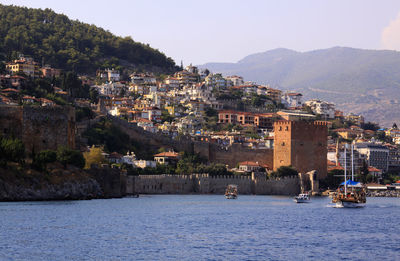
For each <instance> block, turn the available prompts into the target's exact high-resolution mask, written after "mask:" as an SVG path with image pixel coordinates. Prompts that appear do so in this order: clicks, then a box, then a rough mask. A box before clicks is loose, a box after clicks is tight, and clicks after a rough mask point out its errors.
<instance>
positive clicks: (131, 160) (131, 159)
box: [122, 151, 136, 166]
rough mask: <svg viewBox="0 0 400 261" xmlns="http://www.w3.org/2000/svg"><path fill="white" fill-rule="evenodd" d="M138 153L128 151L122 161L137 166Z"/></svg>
mask: <svg viewBox="0 0 400 261" xmlns="http://www.w3.org/2000/svg"><path fill="white" fill-rule="evenodd" d="M135 160H136V155H135V153H134V152H129V151H128V152H127V153H126V155H124V156H122V163H125V164H128V165H131V166H135Z"/></svg>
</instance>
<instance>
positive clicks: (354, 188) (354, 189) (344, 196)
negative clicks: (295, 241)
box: [332, 144, 367, 208]
mask: <svg viewBox="0 0 400 261" xmlns="http://www.w3.org/2000/svg"><path fill="white" fill-rule="evenodd" d="M346 145H347V144H346ZM344 155H345V156H344V182H343V183H342V184H340V186H339V188H338V189H337V191H336V192H335V193H334V194H333V195H332V203H335V206H336V207H338V208H360V207H365V204H366V203H367V196H366V192H365V187H364V186H362V185H361V183H360V182H355V181H353V179H354V165H353V145H352V147H351V164H352V166H351V170H352V173H351V175H352V179H349V180H347V166H346V146H345V147H344Z"/></svg>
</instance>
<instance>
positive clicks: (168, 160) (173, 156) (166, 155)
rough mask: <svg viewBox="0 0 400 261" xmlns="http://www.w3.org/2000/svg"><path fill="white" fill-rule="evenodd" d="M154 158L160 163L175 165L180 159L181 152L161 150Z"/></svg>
mask: <svg viewBox="0 0 400 261" xmlns="http://www.w3.org/2000/svg"><path fill="white" fill-rule="evenodd" d="M154 160H155V161H156V162H157V163H158V164H163V165H173V164H176V163H177V162H178V161H179V154H178V153H177V152H174V151H168V152H161V153H158V154H156V155H154Z"/></svg>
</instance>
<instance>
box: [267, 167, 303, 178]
mask: <svg viewBox="0 0 400 261" xmlns="http://www.w3.org/2000/svg"><path fill="white" fill-rule="evenodd" d="M298 174H299V173H298V172H297V170H295V169H294V168H293V167H292V166H281V167H279V168H278V169H277V170H276V171H274V172H272V173H271V177H274V178H282V177H291V176H297V175H298Z"/></svg>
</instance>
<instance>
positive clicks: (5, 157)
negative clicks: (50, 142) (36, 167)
mask: <svg viewBox="0 0 400 261" xmlns="http://www.w3.org/2000/svg"><path fill="white" fill-rule="evenodd" d="M24 160H25V145H24V143H22V141H21V140H19V139H13V138H0V161H1V162H2V164H6V163H7V161H12V162H18V163H23V162H24Z"/></svg>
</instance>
